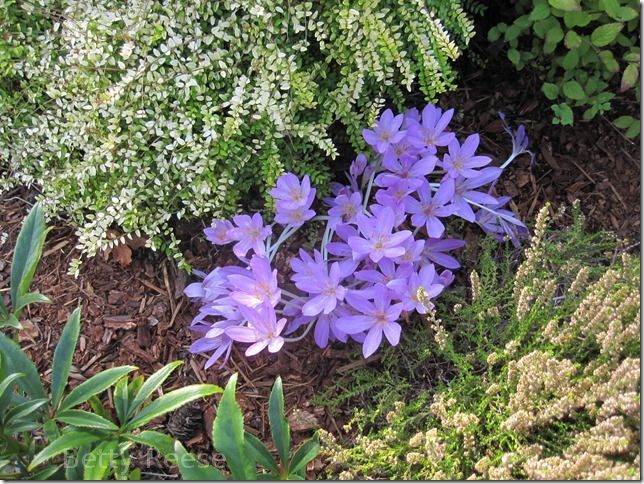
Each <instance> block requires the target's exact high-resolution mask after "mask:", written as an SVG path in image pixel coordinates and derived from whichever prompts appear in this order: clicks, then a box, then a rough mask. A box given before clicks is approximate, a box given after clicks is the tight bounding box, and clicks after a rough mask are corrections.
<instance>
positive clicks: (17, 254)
mask: <svg viewBox="0 0 644 484" xmlns="http://www.w3.org/2000/svg"><path fill="white" fill-rule="evenodd" d="M46 236H47V230H46V227H45V217H44V216H43V211H42V207H41V206H40V204H36V205H34V206H33V208H32V209H31V211H30V212H29V215H27V217H26V218H25V220H24V222H23V223H22V228H21V229H20V233H19V234H18V240H17V241H16V248H15V250H14V253H13V260H12V262H11V302H12V304H16V302H17V301H18V298H19V297H20V296H22V295H23V294H25V293H26V292H27V291H28V290H29V286H30V285H31V280H32V279H33V276H34V272H36V267H37V266H38V261H39V260H40V256H41V255H42V248H43V245H44V243H45V237H46ZM14 313H16V311H15V310H14Z"/></svg>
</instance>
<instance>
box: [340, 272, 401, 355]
mask: <svg viewBox="0 0 644 484" xmlns="http://www.w3.org/2000/svg"><path fill="white" fill-rule="evenodd" d="M374 294H375V297H374V301H373V302H371V301H369V300H368V299H366V298H364V297H362V296H359V295H357V294H354V293H349V294H348V295H347V302H348V303H349V304H350V305H351V306H352V307H353V308H354V309H356V310H357V311H358V312H359V313H360V314H358V315H355V316H344V317H342V318H339V319H338V320H337V322H336V326H337V327H338V328H339V329H340V330H341V331H343V332H345V333H347V334H350V335H354V334H357V333H362V332H363V331H367V335H366V337H365V339H364V343H363V345H362V354H363V355H364V357H365V358H368V357H369V356H371V355H372V354H373V353H374V352H375V351H376V350H377V349H378V347H379V346H380V343H381V342H382V334H383V333H384V334H385V337H386V338H387V340H388V341H389V343H391V345H392V346H396V345H397V344H398V342H399V341H400V331H401V327H400V324H398V322H397V321H398V318H399V317H400V313H401V311H402V309H403V308H402V304H400V303H398V304H392V303H391V295H390V294H389V290H388V289H387V288H386V287H384V286H381V285H378V286H376V288H375V289H374Z"/></svg>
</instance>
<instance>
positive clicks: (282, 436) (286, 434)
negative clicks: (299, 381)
mask: <svg viewBox="0 0 644 484" xmlns="http://www.w3.org/2000/svg"><path fill="white" fill-rule="evenodd" d="M268 421H269V423H270V425H271V435H272V437H273V443H274V444H275V447H276V448H277V453H278V454H279V456H280V459H281V460H282V467H284V466H286V465H288V454H289V450H290V446H291V431H290V429H289V426H288V422H287V421H286V417H285V416H284V392H283V390H282V378H281V377H279V376H278V377H277V379H276V380H275V383H274V384H273V389H272V390H271V396H270V398H269V400H268ZM285 471H286V472H288V469H285Z"/></svg>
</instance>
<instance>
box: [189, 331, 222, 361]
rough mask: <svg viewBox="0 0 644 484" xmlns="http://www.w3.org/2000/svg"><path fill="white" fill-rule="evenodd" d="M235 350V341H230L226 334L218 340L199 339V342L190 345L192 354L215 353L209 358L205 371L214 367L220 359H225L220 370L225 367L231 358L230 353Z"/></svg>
mask: <svg viewBox="0 0 644 484" xmlns="http://www.w3.org/2000/svg"><path fill="white" fill-rule="evenodd" d="M232 348H233V340H232V339H230V337H228V336H227V335H225V334H222V335H221V336H218V337H216V338H199V339H198V340H197V341H195V342H194V343H192V344H191V345H190V353H210V352H211V351H213V350H214V353H213V354H212V355H211V356H210V358H208V360H207V361H206V364H205V365H204V369H206V370H207V369H208V368H210V367H211V366H212V365H214V364H215V363H216V362H217V360H219V358H221V357H222V356H223V357H224V358H223V360H222V362H221V365H220V366H219V368H223V366H224V365H225V364H226V362H227V361H228V358H229V357H230V351H231V350H232Z"/></svg>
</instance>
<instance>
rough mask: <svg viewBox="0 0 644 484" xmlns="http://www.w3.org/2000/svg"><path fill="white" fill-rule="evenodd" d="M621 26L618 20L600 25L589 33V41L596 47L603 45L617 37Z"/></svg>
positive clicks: (622, 25)
mask: <svg viewBox="0 0 644 484" xmlns="http://www.w3.org/2000/svg"><path fill="white" fill-rule="evenodd" d="M623 27H624V24H623V23H620V22H613V23H610V24H604V25H600V26H599V27H597V28H596V29H595V30H593V33H592V34H590V41H591V42H592V43H593V45H595V46H596V47H605V46H607V45H608V44H611V43H612V42H613V41H614V40H615V39H616V38H617V36H618V35H619V33H620V32H621V30H622V28H623Z"/></svg>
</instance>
